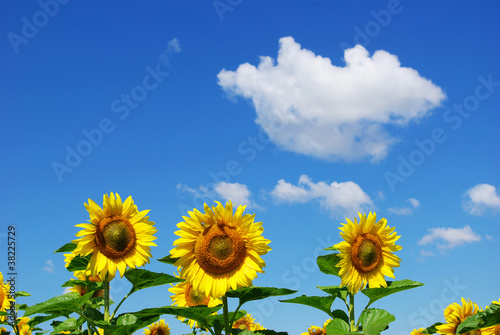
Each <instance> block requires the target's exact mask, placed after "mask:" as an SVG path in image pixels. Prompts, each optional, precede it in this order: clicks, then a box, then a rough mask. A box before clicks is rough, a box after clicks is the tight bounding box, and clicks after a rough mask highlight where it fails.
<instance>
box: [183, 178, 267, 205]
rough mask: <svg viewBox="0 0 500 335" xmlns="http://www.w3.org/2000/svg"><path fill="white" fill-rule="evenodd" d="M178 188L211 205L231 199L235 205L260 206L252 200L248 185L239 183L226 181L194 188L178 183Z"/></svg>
mask: <svg viewBox="0 0 500 335" xmlns="http://www.w3.org/2000/svg"><path fill="white" fill-rule="evenodd" d="M177 190H178V191H180V192H183V193H189V194H191V196H192V197H193V198H197V199H200V200H201V201H203V202H205V203H207V204H209V205H211V204H212V203H213V201H215V200H217V201H221V200H225V201H227V200H231V201H232V202H233V204H234V205H246V206H247V207H258V205H257V204H255V202H253V201H252V199H251V198H252V194H251V192H250V191H249V190H248V187H247V185H244V184H239V183H226V182H224V181H222V182H218V183H215V184H212V183H211V184H209V185H207V186H200V187H198V188H192V187H189V186H187V185H183V184H177Z"/></svg>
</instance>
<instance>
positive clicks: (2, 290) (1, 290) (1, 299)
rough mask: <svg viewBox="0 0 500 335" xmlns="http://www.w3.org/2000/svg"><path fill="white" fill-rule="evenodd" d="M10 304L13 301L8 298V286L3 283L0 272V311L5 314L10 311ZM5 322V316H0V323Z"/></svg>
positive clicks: (6, 283)
mask: <svg viewBox="0 0 500 335" xmlns="http://www.w3.org/2000/svg"><path fill="white" fill-rule="evenodd" d="M11 302H14V299H12V298H11V297H10V284H9V283H8V282H5V283H4V281H3V274H2V273H1V272H0V311H1V312H5V311H7V310H8V309H10V304H11ZM5 320H7V316H6V315H0V321H5Z"/></svg>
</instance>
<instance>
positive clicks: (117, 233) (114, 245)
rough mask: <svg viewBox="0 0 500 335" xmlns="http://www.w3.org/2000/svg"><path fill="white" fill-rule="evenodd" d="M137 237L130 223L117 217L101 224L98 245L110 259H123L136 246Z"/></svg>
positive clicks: (97, 235)
mask: <svg viewBox="0 0 500 335" xmlns="http://www.w3.org/2000/svg"><path fill="white" fill-rule="evenodd" d="M135 242H136V235H135V230H134V227H132V225H131V224H130V222H129V221H128V220H127V219H125V218H123V217H121V216H119V215H115V216H112V217H109V218H105V219H103V220H101V222H99V226H98V227H97V229H96V245H97V248H98V249H99V251H100V252H102V253H103V254H104V255H105V256H106V257H108V258H113V259H117V258H121V257H123V256H125V255H127V254H128V253H129V252H130V250H132V248H133V247H134V246H135Z"/></svg>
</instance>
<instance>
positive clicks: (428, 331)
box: [422, 322, 442, 334]
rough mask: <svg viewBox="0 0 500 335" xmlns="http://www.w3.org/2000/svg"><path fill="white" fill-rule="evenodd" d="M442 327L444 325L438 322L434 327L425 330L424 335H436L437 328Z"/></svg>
mask: <svg viewBox="0 0 500 335" xmlns="http://www.w3.org/2000/svg"><path fill="white" fill-rule="evenodd" d="M440 325H442V323H441V322H436V323H435V324H433V325H432V326H430V327H427V328H425V329H424V330H423V331H422V334H436V333H437V329H436V326H440Z"/></svg>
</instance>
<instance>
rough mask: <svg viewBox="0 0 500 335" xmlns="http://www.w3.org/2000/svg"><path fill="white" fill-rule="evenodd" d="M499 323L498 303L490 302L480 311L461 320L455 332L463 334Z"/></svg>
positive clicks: (499, 309) (499, 311)
mask: <svg viewBox="0 0 500 335" xmlns="http://www.w3.org/2000/svg"><path fill="white" fill-rule="evenodd" d="M498 324H500V305H496V304H492V305H491V306H489V307H488V308H486V309H485V310H484V311H482V312H478V313H477V314H474V315H471V316H469V317H467V318H466V319H465V320H464V321H462V322H461V323H460V324H459V325H458V328H457V334H464V333H467V332H470V331H473V330H475V329H480V328H485V327H491V326H495V325H498Z"/></svg>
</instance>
